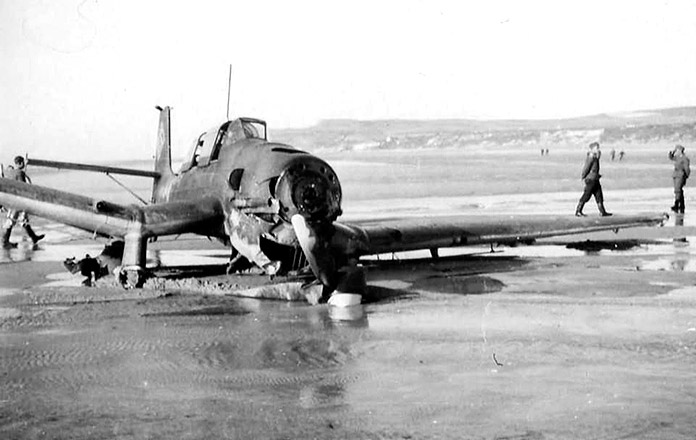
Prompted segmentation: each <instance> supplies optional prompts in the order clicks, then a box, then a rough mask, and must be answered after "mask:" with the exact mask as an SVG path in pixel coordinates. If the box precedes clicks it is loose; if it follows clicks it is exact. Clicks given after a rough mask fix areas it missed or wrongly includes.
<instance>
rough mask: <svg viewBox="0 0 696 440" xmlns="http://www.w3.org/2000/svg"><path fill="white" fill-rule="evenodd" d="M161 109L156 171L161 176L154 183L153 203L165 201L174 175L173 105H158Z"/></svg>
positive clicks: (158, 108)
mask: <svg viewBox="0 0 696 440" xmlns="http://www.w3.org/2000/svg"><path fill="white" fill-rule="evenodd" d="M157 110H159V111H160V120H159V127H158V129H157V151H156V153H155V172H157V173H158V174H159V177H156V178H155V181H154V184H153V185H152V203H158V202H163V201H165V200H166V197H167V190H166V188H167V186H168V185H169V182H170V181H171V180H172V178H173V177H174V172H173V171H172V143H171V126H170V120H171V115H170V113H171V107H164V108H162V107H159V106H158V107H157Z"/></svg>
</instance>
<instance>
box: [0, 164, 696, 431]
mask: <svg viewBox="0 0 696 440" xmlns="http://www.w3.org/2000/svg"><path fill="white" fill-rule="evenodd" d="M432 166H436V165H432ZM425 172H426V173H427V172H429V168H428V169H426V170H425ZM530 178H531V177H530ZM520 179H521V180H524V178H523V176H520ZM344 185H345V184H344ZM606 187H607V185H605V188H606ZM666 190H667V193H666V194H667V195H666V196H664V194H665V192H664V191H665V188H662V187H659V188H653V189H651V190H643V191H639V190H637V189H628V188H624V189H616V190H613V189H611V188H608V189H607V190H606V192H607V193H608V203H609V201H611V205H609V206H611V209H615V210H618V212H621V211H634V210H638V211H654V210H656V209H658V210H664V209H663V208H664V206H665V205H667V206H668V204H669V202H671V200H670V199H669V197H670V194H669V188H667V189H666ZM392 191H393V192H394V193H397V192H398V190H397V189H396V188H393V189H392ZM493 192H495V191H493ZM520 192H522V191H520ZM688 194H689V193H688V192H687V196H688ZM578 195H579V192H577V193H572V192H570V191H569V192H568V193H566V192H565V191H564V190H563V189H562V188H561V189H559V190H558V191H551V192H548V193H524V192H522V194H520V193H512V194H508V195H505V193H502V195H500V196H497V195H496V194H493V193H489V194H485V193H482V194H472V195H456V196H455V197H448V196H447V195H446V194H445V195H442V196H441V198H432V197H431V198H427V197H422V198H417V197H416V198H410V201H411V202H412V203H411V204H410V205H409V203H407V202H402V201H401V200H400V199H399V198H398V197H394V198H392V199H390V203H391V204H384V203H382V205H381V206H382V209H381V210H377V209H376V208H375V206H377V205H378V204H379V203H378V202H377V201H375V200H363V201H356V202H355V203H353V204H352V206H353V208H352V211H351V212H348V213H347V214H348V216H351V215H352V216H353V217H354V218H358V217H361V216H364V215H369V214H374V215H375V216H380V215H381V216H389V215H394V214H395V213H396V214H398V215H421V214H422V208H423V207H424V206H429V207H433V208H434V211H437V209H435V208H438V209H440V208H441V210H442V211H446V210H447V208H448V206H449V207H450V210H454V211H457V210H459V211H466V212H468V213H473V214H475V213H476V212H479V211H481V210H483V211H485V212H486V213H487V214H490V213H491V212H498V211H500V212H508V211H512V213H519V212H527V210H528V209H529V206H533V207H534V209H533V211H534V212H539V213H543V212H546V211H549V212H553V211H554V210H569V209H572V208H573V207H574V202H575V201H576V197H577V196H578ZM438 197H440V196H438ZM690 204H693V203H692V202H691V200H689V199H687V209H688V207H689V206H690ZM349 206H350V203H349ZM568 206H570V208H568ZM588 208H594V207H593V205H592V204H590V205H588ZM556 212H558V211H556ZM587 212H588V213H590V212H592V211H591V209H588V210H587ZM419 213H420V214H419ZM694 219H696V216H694V217H692V216H690V214H689V212H687V216H686V218H685V219H684V224H685V225H686V226H687V228H689V227H692V226H693V222H694ZM39 225H41V226H43V230H47V231H55V233H54V234H53V235H52V236H51V235H49V237H47V241H46V243H45V244H43V245H42V249H40V250H37V251H29V250H26V251H24V252H23V253H22V252H20V251H21V249H20V251H17V250H13V251H12V252H11V253H10V254H7V255H4V256H3V260H2V261H3V262H2V263H0V374H2V381H1V382H0V438H8V439H9V438H27V439H33V438H78V439H80V438H83V439H92V438H138V439H140V438H163V439H164V438H201V439H202V438H272V439H306V438H318V439H324V438H345V439H353V438H368V439H372V438H375V439H382V438H388V439H420V438H475V439H479V438H482V439H557V438H572V439H587V438H599V439H605V438H606V439H611V438H631V439H633V438H637V439H652V438H667V439H682V438H683V439H687V438H689V439H690V438H693V437H694V435H696V421H695V419H694V417H693V415H694V413H696V380H695V379H696V368H694V365H695V361H696V287H695V286H694V269H696V267H695V265H694V263H693V262H692V260H693V258H692V255H693V254H694V249H693V248H692V244H691V243H696V237H692V236H688V237H687V241H682V240H677V241H674V240H673V237H674V236H675V235H680V233H681V232H689V231H690V229H686V230H682V229H675V228H670V227H667V228H662V229H657V230H650V231H645V230H637V231H633V232H630V231H628V232H622V233H620V234H619V235H613V233H607V234H600V235H597V236H590V237H578V238H577V239H574V240H569V239H564V240H545V241H543V242H541V243H539V244H537V245H535V246H522V247H516V248H500V249H496V251H497V252H495V253H490V249H489V248H478V249H467V250H466V253H467V255H453V256H445V257H443V258H441V259H439V260H438V261H433V260H430V259H423V258H421V257H422V256H421V255H418V254H415V255H398V256H381V257H380V258H379V259H371V260H368V261H366V262H365V264H366V265H367V266H368V284H369V292H368V293H369V295H368V296H367V297H366V298H365V304H363V305H361V306H358V307H356V308H352V309H349V310H343V311H337V310H336V309H330V308H329V307H328V306H326V305H316V306H312V305H308V304H306V303H304V302H287V301H270V300H258V299H248V298H240V297H236V296H233V295H231V293H233V292H230V291H226V289H217V290H215V289H213V290H209V291H206V292H203V291H202V290H201V289H196V288H193V287H191V286H189V287H191V288H189V289H184V288H182V289H176V290H173V289H163V290H159V289H145V290H134V291H124V290H122V289H120V288H111V287H100V288H87V287H80V286H79V283H80V278H79V277H73V276H70V275H69V274H67V272H65V271H64V269H63V268H62V264H61V260H62V258H65V257H69V256H73V255H75V253H78V252H85V251H89V252H94V251H95V250H97V251H98V249H99V245H98V243H95V242H93V241H84V240H85V239H86V238H87V237H85V236H84V235H80V234H77V233H73V232H72V231H70V230H67V229H65V228H62V227H60V226H58V225H52V224H41V223H39ZM61 234H63V235H61ZM75 238H77V239H79V240H76V241H75V240H74V239H75ZM588 238H589V239H593V240H603V243H604V244H603V245H602V246H599V247H584V248H582V249H580V250H579V249H576V248H568V247H566V246H565V245H566V244H567V243H568V242H578V243H581V244H585V240H586V239H588ZM158 243H159V244H158V246H160V248H159V251H158V252H153V255H152V257H153V258H159V259H160V260H162V261H165V262H166V263H168V264H174V265H178V264H185V263H188V264H191V265H194V264H197V265H204V266H205V265H208V267H215V265H217V264H220V263H224V261H225V259H226V252H225V250H224V249H222V248H218V247H215V245H214V244H210V243H208V242H207V241H197V242H196V241H185V240H182V241H179V242H177V241H173V242H170V241H166V240H163V241H162V242H158ZM90 246H92V247H90ZM155 249H156V247H154V246H153V251H154V250H155ZM182 249H184V250H185V252H183V251H182ZM583 249H584V250H583ZM78 256H79V255H78ZM217 277H219V275H217V274H212V273H211V274H210V275H209V277H208V280H217V279H218V278H217ZM205 280H206V277H204V278H203V281H205ZM245 280H248V281H249V283H251V284H253V283H259V282H263V277H260V278H259V277H256V278H252V276H247V277H246V278H245V277H241V278H239V279H237V280H236V281H234V283H238V284H240V285H241V284H244V283H245V282H246V281H245ZM253 280H255V281H253ZM259 280H260V281H259Z"/></svg>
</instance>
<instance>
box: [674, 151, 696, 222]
mask: <svg viewBox="0 0 696 440" xmlns="http://www.w3.org/2000/svg"><path fill="white" fill-rule="evenodd" d="M668 157H669V160H671V161H672V162H674V171H673V172H672V181H673V182H674V205H673V206H672V208H671V209H672V211H674V212H678V213H682V214H683V213H684V208H685V206H684V185H686V180H687V179H688V178H689V175H690V174H691V167H690V166H689V158H688V157H687V156H686V154H684V147H683V146H681V145H677V146H675V147H674V149H673V150H672V151H670V152H669V154H668Z"/></svg>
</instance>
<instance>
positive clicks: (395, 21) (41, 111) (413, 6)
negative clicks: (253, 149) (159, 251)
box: [0, 0, 696, 163]
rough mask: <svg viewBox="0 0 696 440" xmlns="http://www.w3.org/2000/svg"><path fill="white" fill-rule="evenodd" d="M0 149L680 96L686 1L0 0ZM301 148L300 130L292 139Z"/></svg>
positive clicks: (87, 145) (626, 107) (91, 156)
mask: <svg viewBox="0 0 696 440" xmlns="http://www.w3.org/2000/svg"><path fill="white" fill-rule="evenodd" d="M0 60H2V65H1V66H0V102H1V104H0V162H5V163H7V162H8V160H9V159H10V158H11V157H12V156H14V155H15V154H18V153H19V154H24V153H28V154H29V156H30V157H36V158H44V159H54V160H69V161H77V162H86V163H96V162H104V161H108V160H112V159H129V158H132V159H147V158H149V157H151V156H152V155H153V153H154V143H155V139H156V125H157V119H158V112H157V111H156V110H155V106H156V105H162V106H164V105H170V106H172V107H173V110H172V135H173V150H174V155H175V156H183V155H184V153H185V151H187V150H188V149H189V146H190V144H191V143H192V141H193V139H194V138H195V137H197V136H198V135H199V134H200V133H202V132H203V131H204V130H206V129H208V128H211V127H213V126H214V125H216V124H219V123H220V122H222V121H224V120H225V119H226V112H227V111H226V107H227V95H228V93H227V91H228V75H229V70H228V69H229V65H230V64H231V65H232V86H231V88H230V98H231V100H230V116H231V117H236V116H251V117H258V118H261V119H265V120H266V121H267V122H268V124H269V132H270V135H271V137H272V135H273V129H274V128H280V127H304V126H310V125H312V124H315V123H316V122H318V121H320V120H322V119H332V118H349V119H362V120H366V119H441V118H447V119H452V118H473V119H506V118H515V119H540V118H564V117H573V116H582V115H589V114H596V113H604V112H620V111H633V110H643V109H651V108H667V107H677V106H691V105H696V2H694V1H657V0H654V1H648V0H644V1H611V0H608V1H607V0H604V1H594V0H579V1H575V0H567V1H540V0H538V1H537V0H525V1H513V0H510V1H507V0H493V1H454V0H453V1H438V0H427V1H419V0H401V1H379V0H368V1H363V0H350V1H320V0H317V1H314V0H292V1H276V0H255V1H248V0H246V1H236V0H227V1H210V0H208V1H206V0H197V1H196V2H193V1H189V2H183V1H182V2H174V1H164V0H162V1H159V0H155V1H144V0H141V1H135V0H80V1H74V0H0ZM299 147H301V146H299Z"/></svg>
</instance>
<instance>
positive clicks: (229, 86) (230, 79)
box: [227, 64, 232, 121]
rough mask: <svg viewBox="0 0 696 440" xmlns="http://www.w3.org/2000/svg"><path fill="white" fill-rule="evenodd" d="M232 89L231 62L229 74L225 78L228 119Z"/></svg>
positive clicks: (228, 116) (228, 118)
mask: <svg viewBox="0 0 696 440" xmlns="http://www.w3.org/2000/svg"><path fill="white" fill-rule="evenodd" d="M231 89H232V64H230V75H229V77H228V78H227V120H228V121H229V120H230V93H231Z"/></svg>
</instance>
